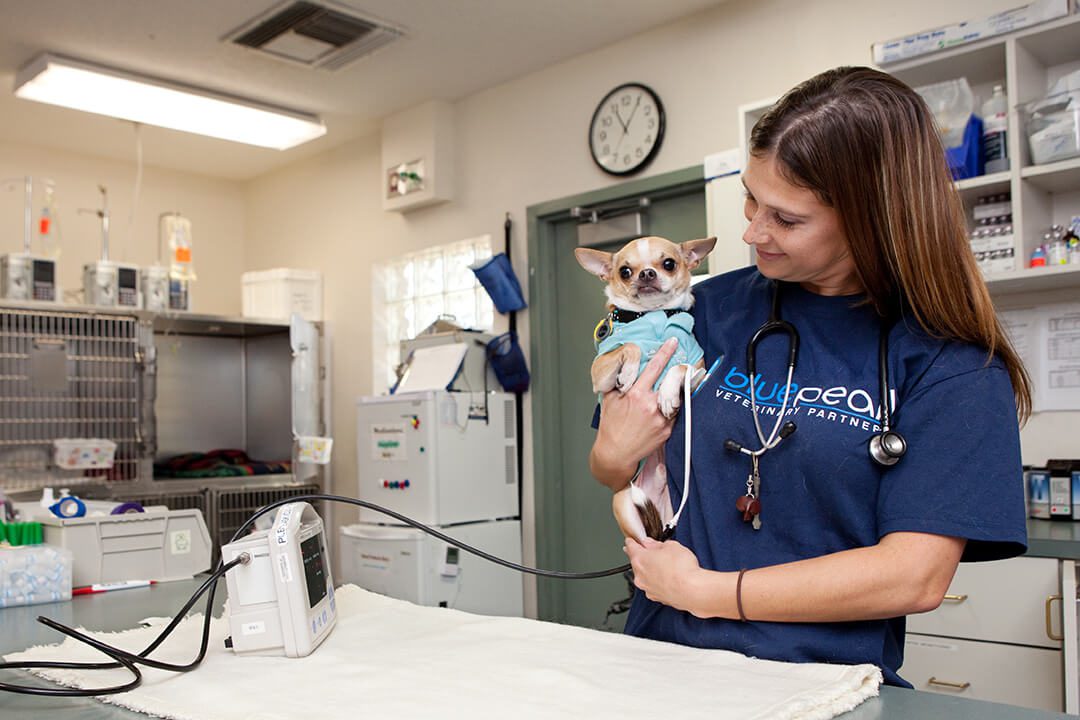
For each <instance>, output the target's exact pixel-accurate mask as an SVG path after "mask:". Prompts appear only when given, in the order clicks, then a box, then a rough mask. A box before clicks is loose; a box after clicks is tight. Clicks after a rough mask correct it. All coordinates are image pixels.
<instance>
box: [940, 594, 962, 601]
mask: <svg viewBox="0 0 1080 720" xmlns="http://www.w3.org/2000/svg"><path fill="white" fill-rule="evenodd" d="M967 598H968V596H967V595H966V594H965V595H946V596H945V597H943V598H942V600H944V601H946V602H954V603H962V602H964V601H965V600H967Z"/></svg>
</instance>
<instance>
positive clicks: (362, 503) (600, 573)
mask: <svg viewBox="0 0 1080 720" xmlns="http://www.w3.org/2000/svg"><path fill="white" fill-rule="evenodd" d="M311 500H330V501H331V502H340V503H345V504H347V505H356V506H357V507H362V508H366V509H368V510H374V511H375V512H378V513H382V514H383V515H389V516H390V517H392V518H394V519H395V520H397V521H398V522H402V523H404V524H406V525H410V526H412V527H414V528H416V529H417V530H423V531H424V532H426V533H427V534H429V535H433V536H435V537H437V538H439V539H440V540H442V541H443V542H445V543H449V544H450V545H453V546H454V547H458V548H461V549H462V550H464V551H465V552H467V553H472V554H473V555H476V556H477V557H481V558H483V559H485V560H487V561H488V562H493V563H495V564H496V565H502V566H503V567H506V568H510V569H511V570H517V571H518V572H523V573H527V574H529V575H538V576H540V577H551V578H560V579H562V580H593V579H596V578H602V577H608V576H611V575H618V574H620V573H623V572H626V571H627V570H629V569H630V564H629V563H627V564H626V565H620V566H619V567H614V568H608V569H607V570H595V571H593V572H581V573H572V572H563V571H561V570H541V569H539V568H534V567H529V566H527V565H519V564H517V563H515V562H510V561H509V560H503V559H502V558H500V557H496V556H494V555H492V554H490V553H486V552H484V551H483V550H480V549H479V548H474V547H472V546H471V545H466V544H465V543H463V542H461V541H460V540H455V539H454V538H452V537H450V536H449V535H444V534H443V533H441V532H439V531H438V530H436V529H435V528H432V527H428V526H427V525H424V524H423V523H420V522H417V521H416V520H413V519H412V518H410V517H405V516H404V515H402V514H401V513H397V512H394V511H393V510H391V509H389V508H384V507H382V506H381V505H376V504H375V503H370V502H367V501H366V500H357V499H356V498H350V497H345V496H343V495H324V494H321V493H313V494H311V495H296V496H293V497H289V498H282V499H281V500H276V501H274V502H272V503H270V504H269V505H265V506H263V507H262V508H260V509H259V510H258V511H257V512H256V513H255V514H254V515H252V516H251V517H250V518H248V520H247V522H245V523H244V524H243V525H241V526H240V529H239V530H237V531H236V534H235V535H233V537H232V540H230V541H229V542H235V541H236V540H238V539H239V538H240V537H241V536H242V535H243V533H244V531H245V530H247V529H248V528H249V527H251V525H252V523H254V522H255V519H256V518H258V517H260V516H262V515H265V514H266V513H268V512H270V511H271V510H273V509H275V508H278V507H281V506H282V505H288V504H289V503H294V502H307V501H311Z"/></svg>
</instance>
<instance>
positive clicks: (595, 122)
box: [589, 83, 664, 175]
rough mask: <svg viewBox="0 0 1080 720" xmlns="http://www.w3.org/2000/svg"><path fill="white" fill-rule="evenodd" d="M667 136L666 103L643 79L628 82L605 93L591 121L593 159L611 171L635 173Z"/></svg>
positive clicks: (657, 150)
mask: <svg viewBox="0 0 1080 720" xmlns="http://www.w3.org/2000/svg"><path fill="white" fill-rule="evenodd" d="M663 140H664V106H663V104H662V103H661V102H660V97H659V96H658V95H657V94H656V93H655V92H653V90H652V88H649V87H647V86H645V85H642V84H641V83H626V84H625V85H619V86H618V87H617V88H615V89H614V90H612V91H611V92H609V93H608V94H607V95H605V96H604V99H603V100H601V101H600V104H599V105H597V106H596V111H595V112H594V113H593V116H592V122H591V123H589V151H590V152H591V153H592V159H593V161H594V162H595V163H596V164H597V165H598V166H599V167H600V169H601V170H603V171H604V172H606V173H610V174H611V175H632V174H634V173H636V172H638V171H639V170H641V169H643V168H644V167H645V166H646V165H648V164H649V163H650V162H651V161H652V159H653V158H654V157H656V154H657V152H659V151H660V144H661V143H662V142H663Z"/></svg>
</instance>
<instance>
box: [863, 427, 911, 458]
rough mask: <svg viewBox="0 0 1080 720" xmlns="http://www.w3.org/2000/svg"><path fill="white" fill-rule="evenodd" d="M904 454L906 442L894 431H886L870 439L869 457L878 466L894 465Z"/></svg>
mask: <svg viewBox="0 0 1080 720" xmlns="http://www.w3.org/2000/svg"><path fill="white" fill-rule="evenodd" d="M906 452H907V441H906V440H904V436H903V435H901V434H900V433H898V432H896V431H895V430H886V431H885V432H882V433H879V434H877V435H875V436H874V437H872V438H870V457H872V458H873V459H874V462H876V463H878V464H879V465H885V466H886V467H888V466H891V465H895V464H896V463H897V462H899V460H900V458H902V457H904V453H906Z"/></svg>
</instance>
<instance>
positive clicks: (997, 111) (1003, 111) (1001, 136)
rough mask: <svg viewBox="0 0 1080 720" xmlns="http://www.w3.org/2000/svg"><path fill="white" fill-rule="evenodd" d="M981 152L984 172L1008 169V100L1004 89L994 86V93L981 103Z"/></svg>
mask: <svg viewBox="0 0 1080 720" xmlns="http://www.w3.org/2000/svg"><path fill="white" fill-rule="evenodd" d="M982 117H983V136H982V152H983V160H984V163H985V167H986V174H987V175H990V174H991V173H997V172H1005V171H1006V170H1008V169H1009V146H1008V143H1007V142H1006V133H1007V132H1008V129H1009V102H1008V100H1007V99H1006V98H1005V90H1004V89H1003V88H1002V87H1001V86H1000V85H995V86H994V93H993V95H991V96H990V99H989V100H987V101H986V102H984V103H983V106H982Z"/></svg>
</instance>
